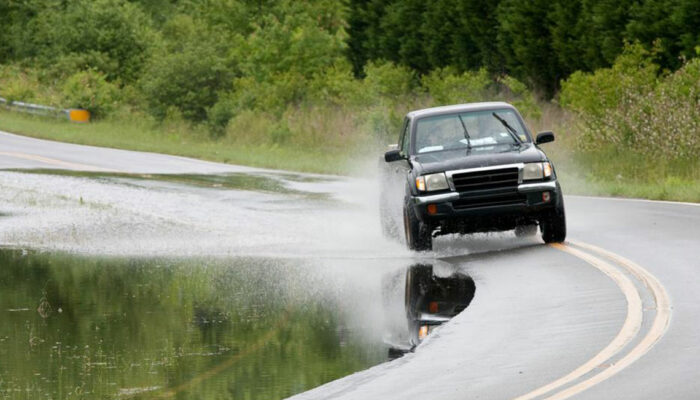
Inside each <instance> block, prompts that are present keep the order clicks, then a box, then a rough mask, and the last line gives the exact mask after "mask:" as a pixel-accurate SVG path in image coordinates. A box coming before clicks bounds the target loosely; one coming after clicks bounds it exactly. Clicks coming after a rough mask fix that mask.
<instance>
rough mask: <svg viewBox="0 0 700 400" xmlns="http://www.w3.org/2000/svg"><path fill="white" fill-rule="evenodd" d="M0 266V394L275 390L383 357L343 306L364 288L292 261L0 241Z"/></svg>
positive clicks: (280, 393) (258, 393) (269, 395)
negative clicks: (123, 253) (146, 254)
mask: <svg viewBox="0 0 700 400" xmlns="http://www.w3.org/2000/svg"><path fill="white" fill-rule="evenodd" d="M0 265H2V268H0V315H1V318H2V324H0V397H2V398H45V397H46V398H56V399H62V398H153V397H159V396H171V395H175V394H178V395H180V396H183V397H182V398H220V397H222V396H223V397H233V398H247V399H281V398H285V397H287V396H290V395H292V394H294V393H298V392H301V391H304V390H307V389H310V388H312V387H315V386H318V385H321V384H323V383H325V382H328V381H330V380H333V379H336V378H339V377H342V376H345V375H348V374H350V373H352V372H355V371H358V370H362V369H365V368H367V367H369V366H372V365H375V364H378V363H380V362H383V361H385V360H386V347H385V346H384V345H383V344H382V343H381V340H380V339H378V340H374V339H372V338H371V334H369V335H368V333H367V332H366V329H367V328H368V327H371V325H366V324H367V320H366V319H364V320H363V319H362V318H357V319H353V318H348V317H347V316H346V310H344V309H343V305H342V304H352V303H354V304H364V303H363V300H362V299H363V298H365V297H367V296H366V295H364V294H363V293H362V289H361V288H360V289H357V290H358V291H357V292H355V294H353V291H352V290H345V291H343V290H338V289H337V287H340V285H341V283H340V281H339V282H338V283H336V285H335V286H334V285H333V284H332V282H331V281H332V279H327V278H326V277H323V276H319V270H320V269H319V268H315V267H314V266H310V265H304V264H301V263H299V262H297V261H283V260H266V259H246V258H241V259H230V260H215V261H211V260H203V259H186V260H185V259H179V260H167V259H144V258H141V259H138V258H106V257H103V258H100V257H82V256H70V255H65V254H54V253H40V252H35V251H23V250H11V249H2V250H0ZM356 275H357V276H361V275H364V273H357V274H356ZM352 280H353V278H351V277H348V278H344V279H343V282H344V284H345V286H355V287H359V285H357V284H355V285H350V284H349V283H348V282H351V281H352ZM321 283H324V284H321ZM352 296H357V298H348V297H352ZM367 307H369V306H367ZM370 333H371V332H370Z"/></svg>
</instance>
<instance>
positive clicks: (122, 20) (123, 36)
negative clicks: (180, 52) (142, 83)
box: [15, 0, 153, 82]
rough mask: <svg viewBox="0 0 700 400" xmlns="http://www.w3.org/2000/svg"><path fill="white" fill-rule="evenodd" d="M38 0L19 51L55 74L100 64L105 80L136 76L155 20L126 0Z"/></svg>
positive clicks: (129, 79) (70, 72)
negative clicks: (50, 2) (52, 0)
mask: <svg viewBox="0 0 700 400" xmlns="http://www.w3.org/2000/svg"><path fill="white" fill-rule="evenodd" d="M56 3H57V4H58V3H63V5H55V6H44V7H40V6H36V7H37V9H38V10H39V11H38V14H37V15H36V17H35V18H33V19H32V20H31V21H30V22H29V23H28V24H27V26H26V27H25V28H24V29H23V30H22V31H21V32H22V33H23V34H24V40H23V41H22V42H21V45H18V48H17V49H15V51H16V54H17V55H18V56H19V57H35V58H36V59H37V60H38V61H39V62H40V63H41V64H43V65H44V66H45V67H47V68H49V69H52V70H54V72H55V74H56V75H59V76H63V77H65V76H70V75H72V74H73V73H75V72H76V71H77V70H79V69H88V68H89V69H97V70H98V71H100V72H102V73H103V74H104V75H105V77H106V78H107V80H110V81H114V80H122V81H125V82H131V81H134V80H136V78H137V77H138V75H139V73H140V71H141V68H142V67H143V65H144V63H145V60H146V58H147V57H148V49H149V48H150V45H151V43H152V41H153V34H152V33H151V31H150V29H149V27H150V26H151V21H150V20H149V18H148V17H147V16H146V15H145V13H143V12H142V11H141V8H140V7H139V6H137V5H135V4H132V3H130V2H128V1H126V0H76V1H70V2H56Z"/></svg>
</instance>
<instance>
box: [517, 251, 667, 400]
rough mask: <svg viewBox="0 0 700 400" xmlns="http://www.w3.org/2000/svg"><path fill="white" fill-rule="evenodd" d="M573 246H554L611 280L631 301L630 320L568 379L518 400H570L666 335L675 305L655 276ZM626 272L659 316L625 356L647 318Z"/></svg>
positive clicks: (605, 253) (616, 257) (623, 260)
mask: <svg viewBox="0 0 700 400" xmlns="http://www.w3.org/2000/svg"><path fill="white" fill-rule="evenodd" d="M570 244H572V245H573V246H570V245H565V244H553V245H551V246H552V247H554V248H556V249H559V250H561V251H564V252H566V253H569V254H571V255H573V256H575V257H578V258H580V259H582V260H583V261H585V262H587V263H588V264H590V265H592V266H593V267H595V268H597V269H598V270H600V271H601V272H603V273H604V274H605V275H607V276H608V277H610V279H612V280H613V281H614V282H615V283H616V284H617V286H618V287H619V288H620V290H621V291H622V293H623V295H624V296H625V299H626V300H627V317H626V318H625V322H624V323H623V324H622V327H621V328H620V331H619V332H618V334H617V336H615V338H614V339H613V340H612V341H611V342H610V344H608V345H607V346H606V347H605V348H604V349H602V350H601V351H600V352H599V353H598V354H596V355H595V356H594V357H593V358H591V359H590V360H588V361H587V362H585V363H584V364H583V365H581V366H579V367H578V368H576V369H574V370H573V371H571V372H570V373H568V374H567V375H565V376H563V377H561V378H559V379H557V380H555V381H553V382H551V383H548V384H546V385H544V386H542V387H539V388H537V389H535V390H533V391H531V392H529V393H527V394H525V395H522V396H520V397H517V398H516V400H531V399H535V398H539V397H543V398H546V399H547V400H561V399H567V398H569V397H571V396H574V395H576V394H578V393H581V392H583V391H584V390H586V389H588V388H590V387H592V386H594V385H596V384H598V383H600V382H603V381H604V380H606V379H608V378H610V377H612V376H613V375H615V374H617V373H618V372H620V371H622V370H623V369H625V368H627V367H628V366H629V365H630V364H632V363H633V362H635V361H637V360H638V359H639V358H640V357H642V356H643V355H644V354H646V353H647V352H648V351H649V350H651V348H652V347H654V345H655V344H656V343H657V342H658V341H659V339H661V337H662V336H663V335H664V333H665V332H666V330H667V328H668V325H669V323H670V321H671V302H670V299H669V296H668V293H667V292H666V290H665V289H664V287H663V285H661V283H660V282H659V280H658V279H656V277H655V276H654V275H652V274H651V273H649V272H648V271H647V270H646V269H644V268H642V267H641V266H640V265H638V264H636V263H634V262H632V261H630V260H628V259H626V258H624V257H622V256H619V255H617V254H615V253H612V252H610V251H608V250H605V249H602V248H600V247H597V246H593V245H590V244H587V243H582V242H570ZM574 246H575V247H574ZM609 261H610V262H609ZM611 262H612V263H611ZM625 272H627V273H628V274H630V275H631V276H633V277H634V278H635V279H637V280H638V281H639V282H640V283H641V284H642V285H643V286H644V287H645V288H646V289H647V290H648V291H649V292H650V294H651V296H652V298H653V300H654V302H655V304H656V315H655V316H654V320H653V323H652V325H651V328H650V329H649V330H648V331H647V332H646V335H645V336H644V337H643V338H642V339H641V340H640V341H639V342H638V343H637V344H636V346H634V347H633V348H632V349H631V350H629V351H628V352H626V353H624V354H623V350H624V349H625V348H626V347H627V346H628V345H629V344H630V343H631V342H632V341H634V340H635V339H636V338H637V337H638V335H639V333H640V330H641V327H642V321H643V317H644V316H643V308H642V300H641V296H640V294H639V290H638V288H637V286H635V284H634V283H633V282H632V279H630V278H629V277H628V276H627V274H626V273H625ZM621 354H622V356H621V357H620V358H619V359H618V360H617V361H616V362H614V363H612V364H611V365H610V366H609V367H607V368H606V369H603V370H601V371H600V372H598V373H594V374H593V375H590V376H586V375H589V374H590V373H591V372H592V371H594V370H596V369H597V368H598V367H600V366H602V365H603V364H605V363H606V362H609V361H610V360H611V359H612V358H613V357H616V356H619V355H621Z"/></svg>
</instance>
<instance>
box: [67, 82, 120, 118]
mask: <svg viewBox="0 0 700 400" xmlns="http://www.w3.org/2000/svg"><path fill="white" fill-rule="evenodd" d="M63 95H64V98H65V106H66V107H67V108H83V109H87V110H89V111H90V113H91V114H92V115H93V116H95V117H97V118H100V117H103V116H105V115H106V114H108V113H109V112H110V111H112V110H113V109H114V108H115V105H116V103H117V101H118V96H119V90H118V89H117V87H116V86H115V85H114V84H113V83H110V82H108V81H107V79H106V77H105V75H103V74H101V73H99V72H97V71H92V70H88V71H81V72H76V73H75V74H73V75H72V76H71V77H69V78H68V79H67V80H66V82H65V84H64V85H63Z"/></svg>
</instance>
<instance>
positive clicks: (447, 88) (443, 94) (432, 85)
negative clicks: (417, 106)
mask: <svg viewBox="0 0 700 400" xmlns="http://www.w3.org/2000/svg"><path fill="white" fill-rule="evenodd" d="M421 81H422V84H423V87H424V88H425V89H426V90H427V91H428V93H429V94H430V96H432V97H433V99H434V100H435V101H436V102H437V103H438V104H458V103H470V102H475V101H484V100H486V99H487V98H489V97H491V96H490V95H489V94H488V93H487V91H488V89H489V88H490V87H492V86H493V81H492V80H491V78H490V77H489V74H488V72H486V70H485V69H483V68H482V69H480V70H478V71H467V72H464V73H462V74H458V73H457V72H456V71H455V70H454V69H452V68H440V69H436V70H434V71H432V72H430V73H429V74H427V75H425V76H423V79H422V80H421Z"/></svg>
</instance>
